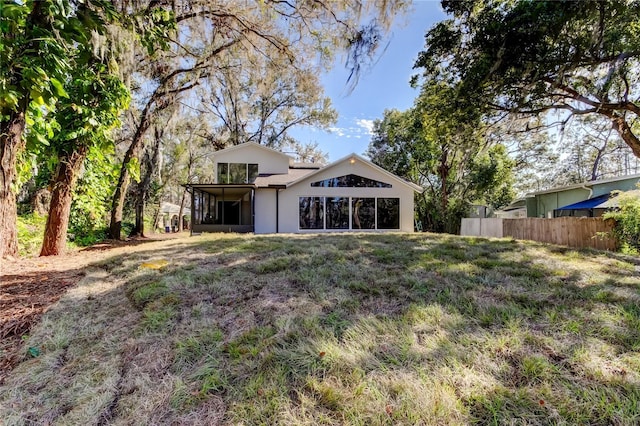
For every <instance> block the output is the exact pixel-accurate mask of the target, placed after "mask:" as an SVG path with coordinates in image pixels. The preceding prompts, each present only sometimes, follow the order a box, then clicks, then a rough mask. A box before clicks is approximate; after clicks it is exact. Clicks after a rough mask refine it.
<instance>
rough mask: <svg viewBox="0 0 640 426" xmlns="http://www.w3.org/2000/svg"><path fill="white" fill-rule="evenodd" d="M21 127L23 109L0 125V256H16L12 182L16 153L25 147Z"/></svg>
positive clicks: (16, 235) (16, 244)
mask: <svg viewBox="0 0 640 426" xmlns="http://www.w3.org/2000/svg"><path fill="white" fill-rule="evenodd" d="M24 109H26V105H24ZM24 127H25V115H24V112H14V113H12V114H11V115H10V116H9V120H7V121H5V122H2V123H1V124H0V259H2V258H5V257H17V256H18V232H17V218H18V210H17V206H16V194H15V192H13V188H12V185H13V184H14V183H15V179H16V162H17V159H18V154H19V153H20V151H22V149H23V148H24V141H23V140H22V134H23V133H24Z"/></svg>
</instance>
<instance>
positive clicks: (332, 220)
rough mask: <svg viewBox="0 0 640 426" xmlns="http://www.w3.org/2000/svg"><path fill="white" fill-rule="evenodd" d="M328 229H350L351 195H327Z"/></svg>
mask: <svg viewBox="0 0 640 426" xmlns="http://www.w3.org/2000/svg"><path fill="white" fill-rule="evenodd" d="M326 203H327V206H326V207H327V223H326V225H327V229H349V197H327V198H326Z"/></svg>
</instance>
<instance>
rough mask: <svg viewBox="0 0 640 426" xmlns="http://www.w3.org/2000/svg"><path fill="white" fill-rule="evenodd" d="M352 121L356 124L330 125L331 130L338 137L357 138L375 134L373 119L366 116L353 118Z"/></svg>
mask: <svg viewBox="0 0 640 426" xmlns="http://www.w3.org/2000/svg"><path fill="white" fill-rule="evenodd" d="M351 122H352V123H355V126H349V127H330V128H329V129H327V130H329V132H330V133H333V134H334V135H336V136H338V137H341V138H342V137H344V138H356V139H361V138H362V137H363V136H364V137H369V136H371V135H373V120H367V119H365V118H360V119H352V121H351Z"/></svg>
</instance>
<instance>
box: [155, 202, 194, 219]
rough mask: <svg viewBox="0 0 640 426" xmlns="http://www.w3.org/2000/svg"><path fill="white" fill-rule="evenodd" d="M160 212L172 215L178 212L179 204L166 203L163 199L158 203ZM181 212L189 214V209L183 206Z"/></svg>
mask: <svg viewBox="0 0 640 426" xmlns="http://www.w3.org/2000/svg"><path fill="white" fill-rule="evenodd" d="M160 213H161V214H168V215H170V216H173V215H174V214H180V206H179V205H177V204H173V203H167V202H166V201H163V202H162V203H160ZM182 214H183V215H191V209H189V208H187V207H185V208H184V209H182Z"/></svg>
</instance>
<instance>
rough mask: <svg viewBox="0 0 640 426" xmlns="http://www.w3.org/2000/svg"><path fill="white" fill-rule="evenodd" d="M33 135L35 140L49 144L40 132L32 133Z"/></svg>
mask: <svg viewBox="0 0 640 426" xmlns="http://www.w3.org/2000/svg"><path fill="white" fill-rule="evenodd" d="M34 136H35V137H36V140H37V141H38V142H40V143H41V144H43V145H46V146H49V141H48V140H46V139H45V137H44V136H42V135H41V134H40V133H34Z"/></svg>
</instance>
